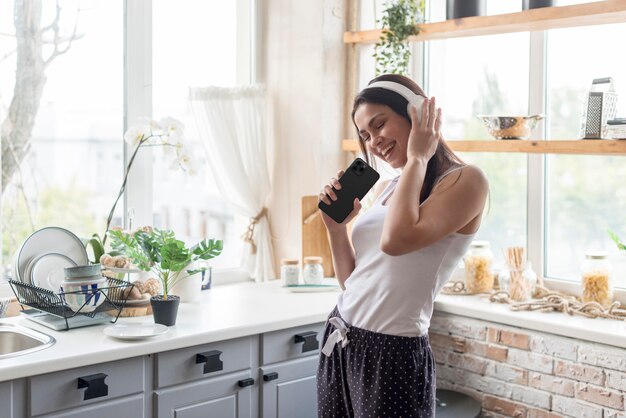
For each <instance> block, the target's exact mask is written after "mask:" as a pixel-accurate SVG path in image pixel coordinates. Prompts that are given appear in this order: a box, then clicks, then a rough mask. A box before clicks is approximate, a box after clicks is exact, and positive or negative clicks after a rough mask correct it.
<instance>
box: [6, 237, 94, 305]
mask: <svg viewBox="0 0 626 418" xmlns="http://www.w3.org/2000/svg"><path fill="white" fill-rule="evenodd" d="M88 264H89V258H88V256H87V250H86V249H85V246H84V245H83V243H82V241H81V240H80V238H78V237H77V236H76V235H74V234H73V233H72V232H70V231H68V230H67V229H64V228H60V227H56V226H50V227H46V228H42V229H40V230H38V231H35V232H33V233H32V234H31V235H30V236H29V237H28V238H26V241H24V243H23V244H22V246H21V247H20V249H19V250H18V251H17V253H16V256H15V276H16V277H15V279H16V280H20V281H21V282H23V283H28V284H32V285H34V286H37V287H41V288H44V289H48V290H51V291H53V292H54V293H58V292H59V287H60V285H61V282H62V281H63V280H64V279H65V274H64V272H63V269H64V268H66V267H73V266H85V265H88Z"/></svg>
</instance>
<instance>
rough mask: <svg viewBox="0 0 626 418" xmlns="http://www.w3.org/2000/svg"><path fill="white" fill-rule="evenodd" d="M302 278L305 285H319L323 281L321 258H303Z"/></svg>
mask: <svg viewBox="0 0 626 418" xmlns="http://www.w3.org/2000/svg"><path fill="white" fill-rule="evenodd" d="M302 278H303V279H304V283H305V284H321V283H322V279H324V267H323V266H322V257H304V268H303V270H302Z"/></svg>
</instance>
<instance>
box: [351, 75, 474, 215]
mask: <svg viewBox="0 0 626 418" xmlns="http://www.w3.org/2000/svg"><path fill="white" fill-rule="evenodd" d="M377 81H393V82H394V83H398V84H402V85H403V86H405V87H407V88H408V89H410V90H411V91H412V92H413V93H415V94H417V95H419V96H423V97H427V96H426V93H424V90H422V88H421V87H420V86H418V85H417V83H416V82H415V81H413V80H411V79H410V78H408V77H405V76H402V75H398V74H383V75H381V76H378V77H376V78H374V79H373V80H372V81H370V82H369V84H372V83H375V82H377ZM363 103H376V104H381V105H385V106H389V107H390V108H391V110H393V111H394V112H396V113H397V114H398V115H400V116H402V117H403V118H405V119H406V120H408V121H409V124H410V123H411V117H410V116H409V113H408V111H407V105H408V101H407V99H405V98H404V97H402V96H401V95H399V94H398V93H396V92H394V91H391V90H387V89H384V88H379V87H372V88H366V89H364V90H362V91H361V92H360V93H359V94H357V95H356V97H355V98H354V104H353V105H352V123H354V126H355V128H356V129H357V136H358V138H359V146H360V147H361V152H362V153H363V155H364V156H365V161H367V162H368V164H373V160H374V158H373V157H372V156H371V155H370V154H369V153H368V152H367V148H366V147H365V141H363V139H361V135H359V134H358V130H359V128H358V127H357V126H356V123H355V122H354V114H355V113H356V110H357V109H358V107H359V106H360V105H362V104H363ZM454 164H463V160H461V159H460V158H459V157H458V156H457V155H456V154H455V153H454V152H453V151H452V150H451V149H450V147H449V146H448V144H446V143H445V141H439V144H438V145H437V150H436V151H435V155H434V156H433V157H432V158H431V159H430V161H428V165H427V166H426V176H425V178H424V185H423V186H422V190H421V192H420V203H421V202H423V201H424V200H426V199H427V198H428V196H430V193H431V192H432V190H433V187H434V186H435V181H436V180H437V178H438V177H439V176H440V175H441V174H443V170H444V169H445V168H447V167H448V166H450V165H454Z"/></svg>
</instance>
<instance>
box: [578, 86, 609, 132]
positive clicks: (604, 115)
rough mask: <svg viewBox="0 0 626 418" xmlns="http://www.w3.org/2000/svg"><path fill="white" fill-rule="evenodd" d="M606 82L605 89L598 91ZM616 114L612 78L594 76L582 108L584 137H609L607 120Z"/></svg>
mask: <svg viewBox="0 0 626 418" xmlns="http://www.w3.org/2000/svg"><path fill="white" fill-rule="evenodd" d="M604 84H608V88H607V90H606V91H599V90H601V89H602V88H605V87H606V86H603V85H604ZM616 114H617V93H615V90H614V89H613V78H612V77H606V78H596V79H594V80H593V82H592V83H591V90H590V91H589V97H588V99H587V104H586V106H585V108H584V113H583V118H582V126H581V133H582V137H583V138H584V139H600V138H609V135H608V133H609V132H608V125H607V121H608V120H610V119H613V118H614V117H615V115H616Z"/></svg>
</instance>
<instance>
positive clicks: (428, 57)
mask: <svg viewBox="0 0 626 418" xmlns="http://www.w3.org/2000/svg"><path fill="white" fill-rule="evenodd" d="M583 2H586V1H579V0H560V1H556V2H555V3H556V5H558V6H564V5H571V4H577V3H583ZM521 3H522V2H521V1H516V0H515V1H508V0H507V1H499V0H488V1H487V2H486V12H487V14H488V15H494V14H499V13H511V12H516V11H520V10H521ZM361 6H362V16H361V17H362V19H361V29H369V28H373V27H376V26H375V20H376V18H380V14H381V12H382V9H383V7H384V6H383V4H382V3H381V2H379V1H375V0H362V2H361ZM445 10H446V2H445V1H443V0H431V1H430V2H428V4H427V14H428V16H427V18H426V21H427V22H438V21H443V20H445ZM539 35H540V34H539ZM625 36H626V24H614V25H604V26H592V27H577V28H570V29H559V30H552V31H547V32H546V33H545V40H546V42H545V44H544V43H543V42H541V40H542V39H544V38H541V36H537V35H532V36H531V34H530V33H528V32H522V33H514V34H502V35H494V36H479V37H469V38H460V39H448V40H437V41H431V42H427V43H424V44H421V43H414V44H412V47H413V53H414V62H413V74H411V76H412V77H413V78H414V79H415V80H416V81H418V83H423V84H424V86H425V87H426V88H425V90H426V92H427V94H429V95H431V96H435V97H437V99H438V103H439V104H441V106H442V107H443V111H444V121H443V131H444V136H445V137H446V138H447V139H452V140H454V139H463V140H473V139H490V138H489V136H488V135H487V132H486V130H485V129H484V127H483V125H482V122H481V121H479V120H478V119H477V118H476V115H478V114H512V115H518V114H521V115H524V114H530V113H535V112H539V110H537V108H538V107H539V103H542V102H544V103H545V104H546V105H545V109H543V111H542V112H543V113H544V114H545V115H546V121H545V123H544V126H545V132H541V130H538V131H537V132H536V135H537V138H541V139H544V138H546V139H549V140H572V139H577V138H579V128H580V122H581V111H582V109H583V104H584V100H585V97H586V96H587V94H588V91H589V88H590V86H591V82H592V80H593V79H594V78H601V77H613V79H614V81H615V89H616V92H617V93H618V95H619V97H620V100H618V112H617V115H618V116H622V117H623V115H626V101H625V100H623V98H624V97H626V77H625V74H624V68H626V56H624V54H619V53H616V51H615V49H614V48H613V46H612V43H611V42H610V40H613V39H622V38H624V37H625ZM531 45H532V49H531ZM571 45H576V48H575V51H573V50H572V49H571V47H570V46H571ZM592 52H593V57H595V58H593V59H591V58H589V57H591V56H592V55H590V54H591V53H592ZM544 56H545V57H546V59H545V61H544V60H543V58H542V57H544ZM373 68H374V62H373V59H372V46H371V45H369V46H368V45H363V46H361V59H360V86H361V87H364V86H365V83H366V82H367V81H368V80H369V79H370V78H371V77H373V75H374V71H373ZM544 85H545V86H546V88H545V89H544V88H543V87H542V86H544ZM529 103H532V104H533V105H532V106H531V105H529ZM544 135H545V136H544ZM461 156H462V158H463V159H464V160H465V161H467V162H470V163H473V164H476V165H478V166H479V167H481V168H482V169H483V170H484V171H485V173H486V174H487V176H488V178H489V183H490V197H489V202H488V206H487V210H486V212H485V215H484V219H483V223H482V226H481V229H480V231H479V234H478V238H480V239H486V240H489V241H490V242H491V245H492V249H493V252H494V254H495V255H496V257H498V258H499V260H500V262H502V255H501V248H503V247H506V246H511V245H523V246H527V247H528V249H529V251H530V253H531V254H534V255H536V257H537V258H536V260H535V261H536V262H537V264H538V266H539V268H540V270H539V271H538V272H539V274H542V275H543V276H544V277H548V278H553V279H560V280H566V281H571V282H577V281H579V267H580V264H581V262H582V261H583V259H584V253H585V252H586V251H590V250H605V251H608V252H609V254H610V257H611V262H612V264H613V266H614V268H615V270H616V271H615V278H616V285H617V286H618V287H622V288H625V287H626V257H624V256H623V255H622V254H620V253H619V252H618V251H617V249H616V248H615V245H614V244H613V243H612V242H611V241H610V239H609V238H608V235H607V229H612V230H614V231H616V232H618V234H619V235H621V236H622V237H626V225H625V224H624V222H623V216H621V214H622V213H624V212H625V211H626V193H624V192H622V189H623V187H621V186H622V185H621V178H623V176H624V174H626V169H625V168H624V166H625V164H624V157H609V156H601V155H593V156H580V155H545V156H544V155H532V156H529V155H526V154H523V153H519V154H518V153H510V154H507V153H463V154H461ZM541 167H543V170H542V169H541ZM529 168H530V169H529ZM535 170H538V171H541V172H542V173H543V175H541V174H537V171H535ZM529 181H530V182H529ZM542 196H543V198H542ZM529 207H530V208H533V210H534V212H533V213H528V208H529ZM535 211H536V212H537V213H535ZM542 220H543V224H541V222H542ZM534 231H543V232H544V235H543V237H539V236H538V235H535V234H533V233H530V232H534ZM540 249H543V251H539V250H540Z"/></svg>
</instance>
